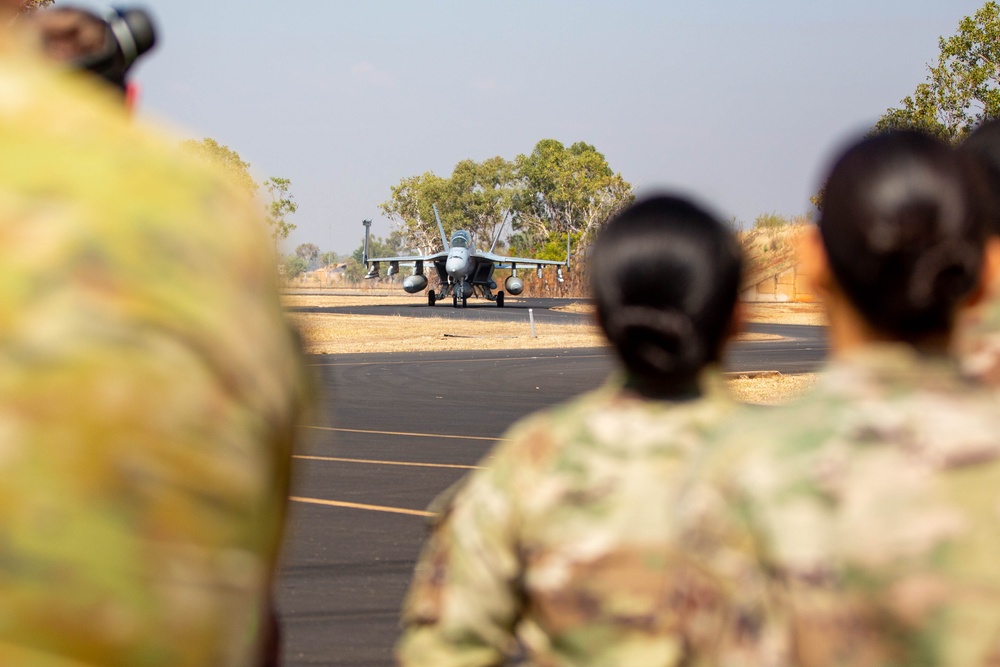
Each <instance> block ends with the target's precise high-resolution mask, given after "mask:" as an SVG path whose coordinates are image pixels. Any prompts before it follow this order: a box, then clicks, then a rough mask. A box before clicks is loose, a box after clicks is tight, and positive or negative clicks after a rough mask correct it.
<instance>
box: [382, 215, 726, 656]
mask: <svg viewBox="0 0 1000 667" xmlns="http://www.w3.org/2000/svg"><path fill="white" fill-rule="evenodd" d="M590 267H591V284H592V292H593V294H594V298H595V301H596V304H597V315H598V319H599V321H600V325H601V327H602V329H603V330H604V332H605V334H606V335H607V337H608V339H609V340H610V342H611V344H612V345H613V346H614V349H615V352H616V353H617V355H618V357H619V360H620V361H621V364H622V366H623V369H622V371H620V372H619V373H617V374H616V375H615V376H614V377H612V378H611V379H610V380H609V382H608V383H607V384H606V385H605V386H604V387H603V388H601V389H598V390H596V391H593V392H591V393H588V394H585V395H583V396H581V397H579V398H577V399H576V400H574V401H571V402H569V403H567V404H565V405H562V406H559V407H556V408H553V409H550V410H546V411H544V412H541V413H539V414H536V415H534V416H531V417H528V418H527V419H525V420H524V421H522V422H520V423H519V424H517V425H515V426H514V427H513V429H512V430H511V431H510V432H509V433H508V435H507V436H506V438H507V441H506V442H504V443H503V444H501V445H500V446H499V447H498V448H497V449H496V450H494V452H493V453H492V456H491V457H489V458H487V459H486V461H485V462H484V464H483V465H484V466H485V467H484V468H483V469H481V470H478V471H476V472H475V473H473V474H472V476H471V478H470V479H468V481H467V483H465V485H464V486H463V487H461V488H460V490H459V491H458V492H457V494H456V495H455V497H454V499H453V500H452V501H451V502H450V503H448V505H447V507H446V508H445V509H444V512H443V514H442V515H441V516H440V518H439V521H438V523H437V525H436V526H435V527H434V531H433V534H432V536H431V538H430V541H429V543H428V544H427V546H426V549H425V551H424V553H423V555H422V557H421V559H420V562H419V564H418V566H417V569H416V572H415V574H414V579H413V583H412V588H411V590H410V594H409V597H408V599H407V601H406V606H405V609H404V612H403V623H404V626H405V629H404V634H403V637H402V639H401V641H400V644H399V646H398V658H399V660H400V662H401V664H402V665H406V666H416V665H428V666H435V667H438V666H442V665H467V666H471V665H500V664H503V660H504V657H505V656H508V655H510V654H511V653H513V652H515V651H516V650H517V644H518V642H520V643H521V645H522V646H523V649H524V651H525V653H526V654H527V658H528V659H529V661H530V662H531V664H537V665H628V666H632V665H636V666H638V665H663V664H670V663H671V662H673V661H675V660H676V659H677V658H678V656H679V654H680V650H681V647H680V646H679V645H678V644H677V643H676V641H675V636H674V635H673V634H672V630H673V629H674V628H675V627H676V626H677V624H678V623H681V622H682V621H683V618H682V615H681V614H682V612H683V610H682V609H679V608H678V607H677V606H676V605H675V604H674V601H673V600H671V599H670V598H668V597H666V596H665V595H664V591H665V588H664V576H665V575H666V573H667V570H668V566H669V563H670V558H671V555H670V552H669V550H668V549H667V545H668V544H669V537H670V534H671V528H672V523H671V516H670V512H669V510H670V507H671V500H672V498H673V497H674V495H675V493H676V484H675V483H676V481H677V480H678V479H680V478H682V477H683V476H684V472H685V471H686V468H687V465H688V462H689V461H690V459H691V458H692V456H693V455H694V454H695V453H696V452H697V451H698V450H699V449H700V448H701V446H702V441H703V440H704V435H703V434H704V432H705V430H706V429H708V428H709V427H711V426H713V425H714V424H716V423H717V422H718V421H719V420H720V419H723V418H724V416H725V415H727V414H728V413H729V412H731V411H732V410H733V409H734V408H733V404H732V403H731V402H730V400H729V399H728V397H727V396H726V394H725V392H724V389H723V388H722V387H721V382H720V379H719V378H718V373H717V372H716V369H715V365H714V364H715V362H717V361H718V359H719V355H720V352H721V350H722V346H723V344H724V342H725V340H726V339H727V337H728V335H729V333H730V332H731V331H732V326H733V310H734V306H735V302H736V295H737V290H738V286H739V276H740V254H739V248H738V246H737V244H736V241H735V239H734V238H733V237H732V235H731V234H730V233H729V232H728V230H727V229H726V227H725V226H724V225H723V224H722V223H721V222H719V221H718V220H717V219H715V218H714V217H712V216H710V215H708V214H707V213H705V212H704V211H702V210H701V209H699V208H697V207H695V206H693V205H692V204H690V203H688V202H686V201H684V200H680V199H675V198H672V197H657V198H653V199H649V200H646V201H642V202H639V203H637V204H635V205H634V206H632V207H630V208H628V209H626V210H625V211H624V212H622V213H621V214H620V215H619V216H618V217H616V218H615V219H613V220H612V221H611V222H610V223H608V226H607V227H606V228H605V229H604V230H603V231H602V232H601V234H600V236H599V238H598V239H597V241H596V243H595V244H594V247H593V251H592V254H591V258H590Z"/></svg>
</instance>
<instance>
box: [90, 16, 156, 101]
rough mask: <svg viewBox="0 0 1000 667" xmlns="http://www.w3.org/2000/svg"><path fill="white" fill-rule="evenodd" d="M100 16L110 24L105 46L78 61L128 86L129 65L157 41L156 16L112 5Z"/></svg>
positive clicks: (104, 21) (115, 82)
mask: <svg viewBox="0 0 1000 667" xmlns="http://www.w3.org/2000/svg"><path fill="white" fill-rule="evenodd" d="M98 18H100V19H101V20H102V21H103V23H104V24H105V26H106V30H105V35H106V36H105V40H104V48H103V49H101V50H99V51H97V52H94V53H88V54H86V55H83V56H81V57H79V58H77V59H76V60H75V63H74V64H75V65H76V66H77V67H79V68H81V69H85V70H88V71H90V72H93V73H94V74H97V75H98V76H100V77H102V78H104V79H105V80H107V81H108V82H110V83H113V84H114V85H116V86H118V87H120V88H124V87H125V77H126V75H127V74H128V71H129V69H130V68H131V67H132V65H133V64H135V61H136V60H138V59H139V57H140V56H142V55H143V54H144V53H146V52H147V51H149V50H150V49H152V48H153V46H154V45H155V44H156V28H155V27H154V25H153V20H152V17H151V16H150V15H149V12H147V11H146V10H144V9H138V8H120V7H112V8H111V9H109V10H108V11H107V12H106V13H105V14H104V15H103V16H100V17H98Z"/></svg>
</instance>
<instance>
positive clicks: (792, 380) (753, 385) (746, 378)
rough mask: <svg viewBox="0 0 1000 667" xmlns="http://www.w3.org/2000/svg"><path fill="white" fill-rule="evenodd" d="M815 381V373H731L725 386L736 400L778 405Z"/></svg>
mask: <svg viewBox="0 0 1000 667" xmlns="http://www.w3.org/2000/svg"><path fill="white" fill-rule="evenodd" d="M815 382H816V374H815V373H805V374H802V375H782V374H781V373H774V374H773V375H772V374H766V375H731V376H729V377H727V378H726V386H727V387H728V388H729V391H730V392H731V393H732V394H733V397H734V398H735V399H736V400H738V401H741V402H743V403H753V404H755V405H780V404H781V403H785V402H787V401H789V400H791V399H793V398H795V397H796V396H798V395H800V394H802V393H803V392H805V391H807V390H808V389H809V388H810V387H812V386H813V384H815Z"/></svg>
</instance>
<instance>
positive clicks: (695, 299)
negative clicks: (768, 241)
mask: <svg viewBox="0 0 1000 667" xmlns="http://www.w3.org/2000/svg"><path fill="white" fill-rule="evenodd" d="M589 266H590V282H591V292H592V294H593V296H594V299H595V301H596V306H597V318H598V322H599V323H600V325H601V328H602V329H603V330H604V333H605V335H606V336H607V337H608V340H609V341H610V342H611V344H612V345H613V346H614V349H615V351H616V352H617V354H618V357H619V358H620V359H621V361H622V363H623V364H624V365H625V368H626V370H627V372H628V374H629V377H630V380H631V382H632V383H633V384H634V385H635V386H636V387H638V388H639V389H640V390H642V391H644V392H647V393H652V394H661V395H669V394H672V393H677V392H682V391H686V390H688V389H690V388H691V387H692V385H693V383H695V382H696V379H697V376H698V374H699V372H700V371H701V370H702V369H703V368H704V367H705V366H706V365H707V364H709V363H711V362H714V361H717V360H718V359H719V356H720V353H721V351H722V346H723V343H724V342H725V340H726V338H727V337H728V335H729V333H730V332H731V329H732V320H733V310H734V308H735V306H736V298H737V294H738V292H739V283H740V272H741V268H742V258H741V254H740V248H739V245H738V244H737V242H736V239H735V238H734V237H733V235H732V233H731V232H730V231H729V230H728V229H727V228H726V226H725V224H723V223H722V222H721V221H720V220H718V219H717V218H715V217H714V216H712V215H711V214H709V213H707V212H706V211H704V210H703V209H701V208H699V207H698V206H695V205H694V204H692V203H691V202H689V201H686V200H684V199H680V198H677V197H671V196H662V195H661V196H654V197H650V198H646V199H643V200H641V201H638V202H636V203H635V204H633V205H631V206H629V207H628V208H626V209H625V210H624V211H622V212H621V213H619V214H618V215H617V216H615V217H614V218H613V219H612V220H611V221H610V222H608V224H607V225H606V226H605V227H604V229H603V230H601V232H600V234H599V235H598V237H597V240H596V241H595V242H594V245H593V248H592V250H591V255H590V261H589Z"/></svg>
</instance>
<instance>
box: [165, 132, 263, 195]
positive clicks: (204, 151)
mask: <svg viewBox="0 0 1000 667" xmlns="http://www.w3.org/2000/svg"><path fill="white" fill-rule="evenodd" d="M181 146H183V147H184V148H185V149H187V150H189V151H191V152H192V153H194V154H195V155H198V156H200V157H201V158H203V159H205V160H208V161H209V162H210V163H212V164H213V165H215V166H216V167H218V168H219V169H221V170H222V171H223V172H224V173H225V174H226V175H227V176H228V177H229V178H230V179H231V180H232V181H233V182H234V183H235V184H236V185H237V186H239V187H240V188H241V189H242V190H244V191H246V193H247V194H249V195H250V196H251V197H252V196H254V195H256V194H257V190H258V188H259V186H258V185H257V183H256V182H255V181H254V180H253V177H252V176H250V164H249V163H248V162H244V161H243V159H242V158H241V157H240V154H239V153H237V152H236V151H234V150H232V149H231V148H229V146H223V145H222V144H220V143H219V142H217V141H216V140H215V139H211V138H209V137H205V138H204V139H202V140H201V141H195V140H194V139H188V140H186V141H183V142H181Z"/></svg>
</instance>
